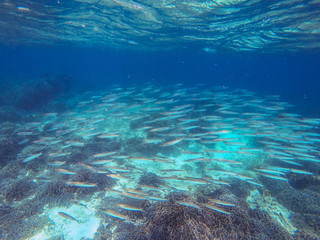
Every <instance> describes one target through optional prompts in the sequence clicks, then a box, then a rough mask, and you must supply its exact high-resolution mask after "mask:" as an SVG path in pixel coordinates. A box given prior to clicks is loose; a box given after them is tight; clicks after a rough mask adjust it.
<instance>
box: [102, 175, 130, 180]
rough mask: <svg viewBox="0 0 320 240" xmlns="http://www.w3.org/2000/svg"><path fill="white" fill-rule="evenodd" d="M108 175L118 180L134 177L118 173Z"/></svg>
mask: <svg viewBox="0 0 320 240" xmlns="http://www.w3.org/2000/svg"><path fill="white" fill-rule="evenodd" d="M107 176H108V177H109V178H113V179H117V180H132V178H130V177H125V176H122V175H118V174H107Z"/></svg>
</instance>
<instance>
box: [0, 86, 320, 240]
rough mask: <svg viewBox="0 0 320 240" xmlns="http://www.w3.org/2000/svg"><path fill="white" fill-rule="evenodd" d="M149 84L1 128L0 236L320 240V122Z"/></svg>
mask: <svg viewBox="0 0 320 240" xmlns="http://www.w3.org/2000/svg"><path fill="white" fill-rule="evenodd" d="M280 99H281V98H280V96H277V95H272V96H264V97H260V96H258V94H256V93H254V92H252V91H248V90H245V89H229V88H225V87H214V88H211V89H210V88H204V87H201V86H199V87H193V88H188V87H185V86H183V85H181V84H176V85H172V86H167V87H162V86H156V85H154V84H151V83H149V84H146V85H144V86H132V87H119V86H116V87H112V88H110V89H106V90H104V91H99V92H85V93H83V94H77V95H74V96H72V97H69V98H64V99H59V100H56V101H55V102H52V103H51V104H50V107H48V108H52V109H55V108H54V106H57V105H61V104H62V103H63V104H65V106H66V107H65V110H63V111H51V110H49V109H48V111H47V112H42V113H30V114H27V115H26V116H25V119H24V121H19V122H14V123H12V122H3V123H1V128H0V131H1V142H2V143H1V145H2V146H7V148H6V150H3V151H4V153H2V155H4V154H7V155H6V156H7V158H6V159H7V161H6V163H5V164H4V165H3V166H2V169H1V173H0V179H1V199H0V201H1V212H0V229H2V230H1V232H0V238H1V239H32V240H36V239H66V240H67V239H68V240H69V239H70V240H75V239H118V240H119V239H126V240H129V239H161V240H165V239H181V240H182V239H184V240H185V239H307V238H308V239H318V238H320V230H319V229H320V228H319V226H320V208H319V199H320V178H319V169H320V164H319V163H320V159H319V154H320V150H319V146H320V131H319V126H320V119H315V118H304V117H303V116H300V115H298V114H295V113H292V112H291V111H290V108H291V107H292V105H291V104H289V103H287V102H283V101H281V100H280Z"/></svg>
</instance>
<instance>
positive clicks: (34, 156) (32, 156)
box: [22, 152, 42, 163]
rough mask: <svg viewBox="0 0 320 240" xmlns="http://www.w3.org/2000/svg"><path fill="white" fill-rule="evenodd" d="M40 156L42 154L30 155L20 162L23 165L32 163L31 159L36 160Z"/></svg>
mask: <svg viewBox="0 0 320 240" xmlns="http://www.w3.org/2000/svg"><path fill="white" fill-rule="evenodd" d="M41 154H42V152H40V153H36V154H31V155H30V156H29V157H27V158H25V159H23V160H22V162H23V163H26V162H30V161H32V160H33V159H36V158H37V157H40V156H41Z"/></svg>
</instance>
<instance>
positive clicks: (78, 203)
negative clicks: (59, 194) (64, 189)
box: [70, 199, 87, 208]
mask: <svg viewBox="0 0 320 240" xmlns="http://www.w3.org/2000/svg"><path fill="white" fill-rule="evenodd" d="M70 202H72V203H73V204H75V205H78V206H81V207H85V208H87V205H85V204H83V203H81V202H79V201H77V200H75V199H70Z"/></svg>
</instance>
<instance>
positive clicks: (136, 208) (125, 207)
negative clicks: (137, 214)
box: [117, 204, 144, 212]
mask: <svg viewBox="0 0 320 240" xmlns="http://www.w3.org/2000/svg"><path fill="white" fill-rule="evenodd" d="M117 206H118V207H120V208H123V209H125V210H129V211H142V212H144V210H143V209H142V208H139V207H134V206H131V205H128V204H117Z"/></svg>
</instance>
